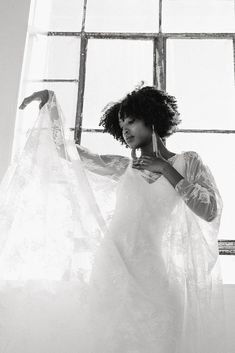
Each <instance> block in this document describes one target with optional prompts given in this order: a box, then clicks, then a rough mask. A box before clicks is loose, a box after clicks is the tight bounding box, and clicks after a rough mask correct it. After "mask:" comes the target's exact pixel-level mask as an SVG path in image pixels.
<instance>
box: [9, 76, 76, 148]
mask: <svg viewBox="0 0 235 353" xmlns="http://www.w3.org/2000/svg"><path fill="white" fill-rule="evenodd" d="M43 89H49V90H53V91H54V92H55V94H56V97H57V100H58V102H59V104H60V106H61V109H62V112H63V115H64V119H65V123H64V127H65V135H66V138H70V137H71V132H70V130H69V128H70V127H74V125H75V116H76V102H77V84H74V83H51V82H44V83H43V82H42V83H38V82H37V83H33V82H28V83H26V84H25V85H24V87H23V89H22V91H21V94H20V96H21V98H20V99H19V102H20V103H21V102H22V101H23V99H24V98H25V97H28V96H30V95H31V94H32V93H33V92H35V91H40V90H43ZM38 113H39V101H33V102H31V103H30V104H29V105H27V107H26V108H25V109H23V110H21V109H17V116H16V124H15V137H14V146H13V154H15V151H19V150H20V149H21V148H22V147H23V145H24V143H25V138H26V134H27V132H28V131H29V129H30V128H32V126H33V124H34V122H35V121H36V119H37V116H38Z"/></svg>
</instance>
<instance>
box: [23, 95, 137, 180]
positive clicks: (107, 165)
mask: <svg viewBox="0 0 235 353" xmlns="http://www.w3.org/2000/svg"><path fill="white" fill-rule="evenodd" d="M37 100H38V101H40V105H39V109H41V108H42V107H43V106H44V105H45V104H46V103H48V104H49V105H50V118H51V123H52V136H53V140H54V142H55V145H56V148H57V151H58V153H59V155H60V157H62V158H64V159H66V157H67V153H66V147H65V145H64V141H65V139H64V133H63V126H62V121H61V119H60V114H59V111H58V107H57V104H56V103H57V102H56V97H55V93H54V92H53V91H50V90H47V89H46V90H43V91H38V92H34V93H33V94H32V95H30V96H29V97H26V98H25V99H24V100H23V102H22V103H21V105H20V107H19V108H20V109H24V108H25V107H26V106H27V105H28V104H29V103H30V102H32V101H37ZM76 149H77V152H78V153H79V156H80V158H81V160H82V162H83V166H84V167H85V168H86V169H88V170H89V171H91V172H93V173H97V174H99V175H106V176H107V175H110V176H112V175H114V176H116V177H120V176H121V175H122V174H123V173H124V172H125V170H126V168H127V166H128V164H129V162H130V158H128V157H125V156H121V155H111V154H104V155H101V154H95V153H93V152H91V151H90V150H89V149H88V148H86V147H83V146H81V145H79V144H76Z"/></svg>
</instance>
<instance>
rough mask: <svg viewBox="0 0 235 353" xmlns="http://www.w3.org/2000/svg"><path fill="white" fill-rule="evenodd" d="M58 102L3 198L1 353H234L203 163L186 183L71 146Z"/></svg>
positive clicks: (177, 164) (183, 164) (185, 164)
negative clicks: (228, 337)
mask: <svg viewBox="0 0 235 353" xmlns="http://www.w3.org/2000/svg"><path fill="white" fill-rule="evenodd" d="M63 119H64V118H63V114H62V111H61V108H60V105H59V103H58V101H57V100H56V96H55V94H54V93H53V92H52V91H50V99H49V101H48V103H47V104H46V105H45V106H44V107H43V108H42V109H41V110H40V112H39V115H38V118H37V120H36V122H35V124H34V127H33V128H32V129H31V131H30V133H29V135H28V138H27V141H26V144H25V146H24V148H23V150H22V151H21V153H20V155H19V156H18V158H16V159H15V160H14V162H13V163H12V165H10V166H9V168H8V170H7V172H6V174H5V177H4V179H3V181H2V184H1V189H0V199H1V200H0V353H3V352H4V353H211V352H213V353H222V352H223V353H226V331H225V312H224V300H223V283H222V278H221V270H220V262H219V253H218V239H217V235H218V231H219V225H220V217H221V212H222V208H223V203H222V199H221V196H220V193H219V190H218V188H217V186H216V183H215V180H214V178H213V176H212V174H211V172H210V169H209V168H208V166H206V165H205V164H204V163H203V161H202V159H201V158H200V156H199V154H198V153H196V152H194V151H185V152H182V153H180V154H176V155H175V156H173V157H172V158H170V159H169V160H168V162H169V163H170V164H171V165H173V166H174V168H175V169H176V170H178V171H179V173H181V174H182V175H183V176H184V179H182V180H180V181H179V182H178V184H177V185H176V186H175V188H173V187H172V185H171V184H170V183H169V181H168V180H167V179H166V178H165V177H164V176H163V175H161V176H159V175H157V174H154V173H151V172H148V171H140V170H136V169H134V168H132V166H131V158H128V157H123V156H116V155H99V154H95V153H93V152H91V151H89V150H88V149H87V148H84V147H82V146H80V145H75V143H74V142H73V141H68V140H66V139H65V138H64V132H63V121H64V120H63Z"/></svg>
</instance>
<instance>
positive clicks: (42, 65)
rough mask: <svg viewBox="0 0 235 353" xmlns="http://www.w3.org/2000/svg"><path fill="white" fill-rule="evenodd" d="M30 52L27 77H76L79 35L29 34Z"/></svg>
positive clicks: (78, 58) (78, 57)
mask: <svg viewBox="0 0 235 353" xmlns="http://www.w3.org/2000/svg"><path fill="white" fill-rule="evenodd" d="M31 40H32V52H31V60H30V61H29V72H28V78H31V79H41V78H55V79H56V78H64V79H65V78H66V79H78V74H79V61H80V38H79V37H57V36H52V37H48V36H45V35H40V34H39V35H31Z"/></svg>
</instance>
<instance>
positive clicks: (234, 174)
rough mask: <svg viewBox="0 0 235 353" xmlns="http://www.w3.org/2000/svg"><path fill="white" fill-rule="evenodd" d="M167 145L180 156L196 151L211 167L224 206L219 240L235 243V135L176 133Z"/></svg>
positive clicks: (167, 141)
mask: <svg viewBox="0 0 235 353" xmlns="http://www.w3.org/2000/svg"><path fill="white" fill-rule="evenodd" d="M166 145H167V148H168V149H169V150H170V151H172V152H176V153H180V152H181V151H196V152H198V154H199V155H200V156H201V157H202V160H203V162H205V163H206V164H207V165H208V167H209V168H210V170H211V171H212V174H213V175H214V178H215V181H216V184H217V186H218V188H219V191H220V193H221V196H222V199H223V203H224V207H223V213H222V217H221V226H220V232H219V239H235V230H234V227H233V223H231V219H233V218H234V199H235V189H234V187H233V185H234V180H235V162H234V158H231V152H232V151H235V135H234V134H216V133H214V134H212V133H210V134H209V133H194V134H193V133H181V132H176V133H175V134H173V135H172V136H170V137H169V138H168V139H167V140H166Z"/></svg>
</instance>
